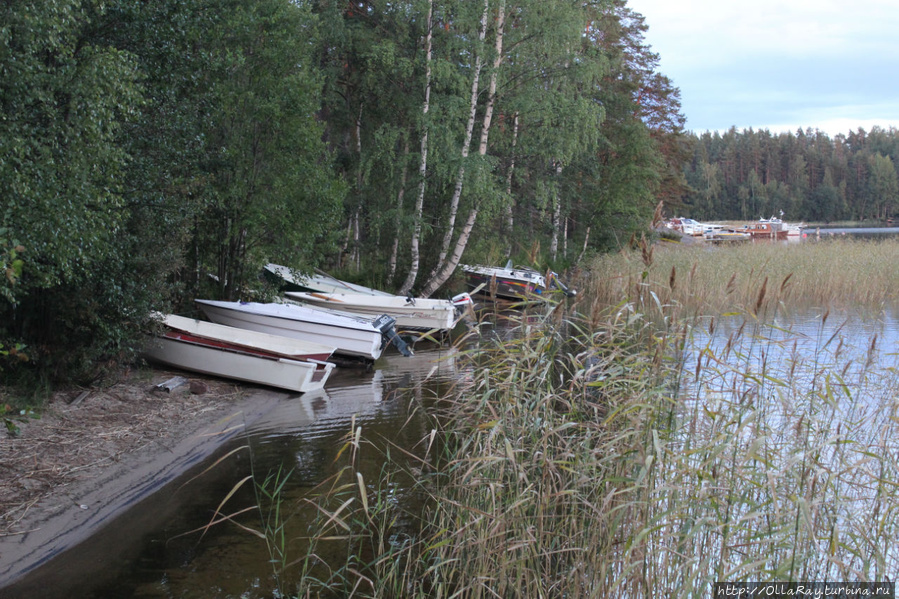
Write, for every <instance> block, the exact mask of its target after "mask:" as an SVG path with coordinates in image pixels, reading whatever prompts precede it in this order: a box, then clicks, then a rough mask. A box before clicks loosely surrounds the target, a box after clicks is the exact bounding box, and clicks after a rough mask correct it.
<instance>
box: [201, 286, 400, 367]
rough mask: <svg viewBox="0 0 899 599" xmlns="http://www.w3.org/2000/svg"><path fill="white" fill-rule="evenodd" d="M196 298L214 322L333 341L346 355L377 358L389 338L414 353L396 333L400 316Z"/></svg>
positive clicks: (273, 333) (283, 334) (276, 333)
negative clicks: (396, 317)
mask: <svg viewBox="0 0 899 599" xmlns="http://www.w3.org/2000/svg"><path fill="white" fill-rule="evenodd" d="M195 301H196V304H197V306H199V308H200V310H202V311H203V313H204V314H205V315H206V317H207V318H209V320H211V321H213V322H217V323H219V324H225V325H228V326H232V327H238V328H241V329H250V330H253V331H260V332H263V333H269V334H272V335H281V336H284V337H291V338H294V339H301V340H304V341H313V342H316V343H322V344H325V345H333V346H334V347H335V348H336V350H335V353H337V354H340V355H343V356H349V357H355V358H363V359H365V360H377V359H378V358H379V357H380V356H381V352H382V351H383V349H384V347H385V346H386V345H387V343H388V342H393V343H394V344H396V345H397V349H399V350H400V351H401V352H403V353H407V352H408V353H411V352H409V350H408V348H406V346H405V343H404V342H403V341H402V340H401V339H399V336H398V335H397V334H396V330H395V329H394V324H395V322H396V319H394V318H393V317H392V316H388V315H386V314H382V315H380V316H377V317H371V316H361V315H358V314H350V313H347V312H338V311H336V310H323V309H321V308H313V307H311V306H304V305H300V304H293V303H283V304H278V303H267V304H264V303H256V302H225V301H215V300H195Z"/></svg>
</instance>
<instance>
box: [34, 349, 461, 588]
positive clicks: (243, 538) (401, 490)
mask: <svg viewBox="0 0 899 599" xmlns="http://www.w3.org/2000/svg"><path fill="white" fill-rule="evenodd" d="M455 372H456V351H455V350H454V349H451V348H445V347H444V348H424V349H421V348H419V349H417V351H416V355H415V356H414V357H411V358H404V357H401V356H395V355H388V356H385V357H384V358H382V359H381V360H379V361H378V362H377V363H376V364H375V366H374V368H373V369H372V371H370V372H360V371H359V370H353V369H345V370H341V371H339V372H337V373H336V374H335V375H334V376H332V377H331V379H330V380H329V382H328V385H327V387H326V389H325V390H323V391H321V392H318V393H313V394H305V395H302V396H297V395H294V396H286V395H285V396H284V398H283V400H281V401H280V402H279V403H278V404H277V405H276V406H275V407H274V409H272V410H271V411H270V412H268V413H267V414H265V415H264V416H263V417H262V418H261V419H259V420H258V421H257V422H255V423H253V424H252V425H251V426H249V427H248V429H247V432H246V434H245V435H244V436H243V437H242V438H241V439H239V440H238V441H237V442H236V443H234V444H232V445H230V446H228V447H225V448H222V450H221V452H220V453H219V454H218V455H216V456H213V457H212V458H211V459H210V460H209V462H208V463H207V464H206V465H204V466H202V467H201V470H202V469H205V468H208V467H209V466H210V465H211V464H215V466H214V467H212V468H210V469H209V470H208V472H205V473H203V474H202V475H201V476H198V477H196V478H194V479H192V480H190V481H189V482H187V483H186V484H185V481H184V480H181V481H178V482H176V483H175V484H174V485H173V487H174V488H169V489H166V490H165V491H163V492H161V493H158V494H157V495H156V496H154V497H151V498H149V499H148V500H146V501H145V502H143V503H142V504H141V505H139V506H138V507H137V508H136V509H135V510H132V512H135V513H129V514H126V515H125V516H123V517H122V518H121V519H120V520H118V521H116V522H115V523H113V524H112V525H111V526H110V527H108V530H106V531H103V532H101V534H99V535H97V536H96V537H94V538H92V539H91V540H89V541H88V542H86V543H85V544H83V545H81V546H79V547H77V548H76V549H75V550H73V551H70V552H68V554H64V555H62V556H60V557H59V558H57V559H56V560H54V561H53V562H52V563H51V564H49V565H48V566H45V567H44V568H43V569H44V571H45V572H43V573H38V576H36V577H32V578H33V579H37V580H39V585H38V586H39V587H40V589H41V591H42V593H41V596H42V597H75V596H77V597H88V598H89V597H96V598H101V597H102V598H105V597H117V598H118V597H142V598H149V597H182V598H190V597H202V598H209V597H240V598H244V599H252V598H255V597H271V596H273V593H275V595H277V588H276V587H277V584H276V581H275V579H274V577H273V574H272V572H273V568H272V563H271V559H272V556H271V554H270V553H269V551H268V550H267V548H266V543H265V542H264V540H262V539H261V538H259V537H258V536H256V535H255V534H254V533H252V532H249V531H248V529H252V530H256V531H259V530H263V528H264V523H263V521H262V519H261V518H260V513H259V510H249V511H245V512H244V513H242V514H240V515H239V516H237V517H235V519H234V521H235V522H236V524H232V523H228V522H224V523H221V524H217V525H215V526H213V527H211V528H209V529H208V530H207V531H206V532H205V533H204V532H195V533H191V534H185V532H186V531H191V530H195V529H198V528H202V527H204V526H205V525H207V524H208V523H209V522H210V521H211V520H212V519H213V518H214V517H215V516H214V513H215V510H216V508H217V507H218V508H219V513H220V515H221V514H234V513H237V512H241V511H242V510H246V509H247V508H248V507H250V506H254V505H257V504H259V503H260V495H259V492H258V489H257V488H256V487H255V486H254V485H253V484H252V481H247V482H245V483H244V484H243V485H239V483H240V482H241V481H242V480H244V479H246V478H247V477H248V476H250V475H252V476H253V477H254V479H255V480H256V481H258V482H262V481H264V480H265V479H266V478H269V477H272V480H275V478H277V479H278V480H283V479H284V478H285V477H287V476H288V473H289V477H288V478H287V483H286V484H285V486H284V488H283V500H284V502H283V506H284V508H285V510H287V511H286V512H285V513H284V518H285V520H286V528H285V531H286V539H287V541H286V544H285V547H284V549H285V552H286V555H287V556H288V557H289V559H290V560H294V559H298V558H301V557H303V556H304V555H305V554H306V552H308V543H307V538H308V536H309V531H308V530H307V526H308V523H309V522H311V521H312V520H313V518H314V517H315V515H316V512H315V510H316V508H315V507H314V505H313V504H312V503H311V502H309V501H306V498H307V497H308V495H309V493H310V491H311V490H312V489H313V488H314V487H315V485H318V484H319V483H321V482H322V481H323V480H325V479H326V478H328V477H329V476H331V475H333V474H334V473H335V472H336V471H337V470H338V468H339V462H340V455H341V451H342V449H341V448H342V447H344V445H345V444H346V440H347V439H348V438H350V435H351V434H352V432H353V430H354V427H356V428H361V431H362V437H361V443H360V446H361V449H360V450H359V456H358V459H357V460H356V462H355V468H356V469H357V470H358V471H359V472H360V473H361V474H362V476H363V478H364V480H366V481H377V480H378V478H379V475H380V474H381V469H382V467H383V465H384V463H385V459H384V456H385V453H386V452H387V451H390V450H391V448H392V447H394V446H397V447H402V448H405V449H406V451H409V452H410V453H414V451H415V448H416V447H421V446H422V441H423V440H424V439H426V438H427V437H428V435H429V432H430V430H429V428H428V423H427V420H426V418H424V414H423V413H422V409H423V408H424V407H426V404H427V403H428V402H429V401H430V400H431V399H432V398H433V397H435V396H436V395H437V394H438V393H440V391H441V389H442V388H443V386H444V385H446V384H448V382H449V380H450V379H451V378H452V377H453V376H454V373H455ZM232 452H233V453H232ZM392 455H393V458H394V461H397V460H396V455H395V454H392ZM223 456H224V457H223ZM219 460H220V461H219ZM400 461H402V459H400ZM408 471H409V472H414V464H413V465H410V467H409V468H408ZM193 474H194V475H195V474H196V472H195V473H193ZM403 476H404V475H403V474H399V475H397V476H394V477H393V478H392V480H391V485H392V486H393V488H392V489H389V490H388V495H387V496H388V497H390V498H391V501H394V502H398V503H414V501H416V498H415V496H414V493H412V492H411V491H410V490H409V489H411V487H413V486H414V485H413V484H412V482H414V481H411V480H404V478H403ZM182 485H183V486H182ZM235 489H236V490H235ZM226 497H228V499H227V501H226V502H224V503H222V502H223V499H224V498H226ZM262 503H264V501H262ZM220 504H221V505H220ZM154 513H156V514H160V515H161V518H160V519H157V520H155V521H154V522H152V523H149V524H148V523H144V524H142V525H139V521H140V520H141V518H142V516H145V515H146V514H154ZM397 525H398V526H399V527H402V526H403V523H402V522H398V523H397ZM111 537H114V538H115V542H111ZM317 551H318V552H319V553H320V554H321V553H323V552H328V551H335V552H337V553H338V554H339V552H340V551H341V549H340V547H339V545H336V544H335V545H333V546H331V547H328V546H325V547H318V548H317ZM322 557H326V556H325V555H323V556H322ZM59 573H65V574H64V576H59V575H58V574H59ZM280 582H281V583H282V584H286V588H287V589H288V590H290V589H292V587H291V583H292V582H293V581H291V580H290V579H289V578H287V579H284V580H281V581H280ZM35 584H36V583H32V585H31V587H29V589H26V590H29V592H30V591H33V590H35V589H36V588H37V587H36V586H35ZM21 596H25V595H21Z"/></svg>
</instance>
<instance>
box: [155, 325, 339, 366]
mask: <svg viewBox="0 0 899 599" xmlns="http://www.w3.org/2000/svg"><path fill="white" fill-rule="evenodd" d="M162 321H163V323H164V324H165V325H166V326H167V327H168V328H169V329H170V331H169V332H168V333H166V335H167V336H169V337H176V336H177V337H178V338H180V339H183V340H185V341H195V342H197V343H206V344H207V345H218V346H219V347H224V348H240V349H242V350H244V351H247V352H251V353H260V354H263V355H264V354H269V355H277V356H279V357H281V358H288V359H291V360H319V361H322V362H324V361H327V360H328V358H330V357H331V354H333V353H334V349H335V348H334V347H332V346H328V345H323V344H320V343H311V342H309V341H301V340H299V339H292V338H290V337H283V336H280V335H269V334H267V333H260V332H258V331H251V330H248V329H239V328H235V327H229V326H226V325H222V324H216V323H214V322H205V321H202V320H197V319H194V318H185V317H184V316H177V315H175V314H167V315H164V316H162Z"/></svg>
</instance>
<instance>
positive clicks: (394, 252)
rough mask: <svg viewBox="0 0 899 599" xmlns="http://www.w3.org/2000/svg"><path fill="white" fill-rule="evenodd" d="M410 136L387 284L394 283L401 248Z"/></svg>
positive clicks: (406, 147)
mask: <svg viewBox="0 0 899 599" xmlns="http://www.w3.org/2000/svg"><path fill="white" fill-rule="evenodd" d="M408 156H409V137H408V136H407V137H406V140H405V143H404V145H403V173H402V175H400V190H399V192H397V194H396V219H395V224H396V233H395V234H394V236H393V248H392V249H391V250H390V262H389V263H388V265H387V286H388V287H389V286H391V285H393V277H394V275H396V260H397V256H398V255H399V250H400V233H401V232H402V226H401V223H402V219H403V197H404V196H405V195H406V179H407V178H408V177H407V175H408V174H409V163H408V162H407V157H408Z"/></svg>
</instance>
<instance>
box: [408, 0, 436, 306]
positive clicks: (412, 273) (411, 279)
mask: <svg viewBox="0 0 899 599" xmlns="http://www.w3.org/2000/svg"><path fill="white" fill-rule="evenodd" d="M433 13H434V0H428V25H427V27H428V35H427V38H426V40H425V47H426V50H425V102H424V107H423V108H422V126H423V128H424V130H423V131H422V134H421V160H420V162H419V165H418V175H419V179H420V182H419V185H418V199H417V200H416V202H415V226H414V230H413V232H412V244H411V254H412V264H411V266H410V267H409V274H408V275H407V276H406V281H405V282H404V283H403V286H402V287H401V288H400V295H406V294H407V293H409V291H410V290H411V289H412V285H414V284H415V279H416V278H417V277H418V266H419V264H420V262H421V256H420V250H419V243H420V240H421V213H422V209H423V207H424V201H425V175H426V174H427V170H428V130H429V128H430V125H429V124H428V110H429V108H430V102H431V18H432V15H433Z"/></svg>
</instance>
